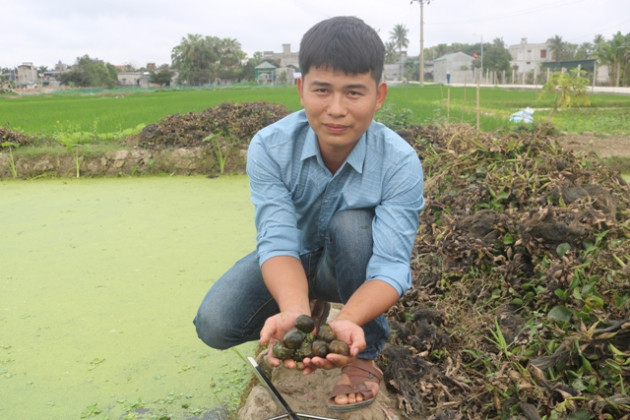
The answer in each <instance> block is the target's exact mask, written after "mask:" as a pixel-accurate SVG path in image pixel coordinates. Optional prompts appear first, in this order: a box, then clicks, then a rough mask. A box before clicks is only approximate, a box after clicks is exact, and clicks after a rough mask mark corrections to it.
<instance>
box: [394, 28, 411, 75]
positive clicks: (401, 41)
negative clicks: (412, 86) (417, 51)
mask: <svg viewBox="0 0 630 420" xmlns="http://www.w3.org/2000/svg"><path fill="white" fill-rule="evenodd" d="M407 33H409V30H408V29H407V28H406V27H405V25H402V24H400V23H399V24H398V25H396V26H394V29H392V31H391V32H390V33H389V39H390V40H391V41H392V42H393V43H394V44H395V45H396V47H397V48H398V59H399V60H400V76H401V78H402V76H403V74H402V73H403V72H402V57H403V56H402V50H403V48H407V47H408V46H409V39H408V38H407Z"/></svg>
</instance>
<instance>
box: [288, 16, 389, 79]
mask: <svg viewBox="0 0 630 420" xmlns="http://www.w3.org/2000/svg"><path fill="white" fill-rule="evenodd" d="M299 60H300V70H301V72H302V75H306V74H307V73H308V72H309V70H311V68H325V67H330V68H331V69H333V70H341V71H343V72H344V73H347V74H362V73H367V72H370V73H371V74H372V77H373V78H374V80H376V82H377V83H378V82H380V81H381V76H382V75H383V63H384V62H385V46H384V45H383V41H382V40H381V38H380V37H379V36H378V34H377V33H376V31H375V30H374V29H373V28H371V27H370V26H368V25H367V24H366V23H365V22H363V21H362V20H361V19H358V18H356V17H350V16H339V17H334V18H330V19H326V20H323V21H321V22H319V23H318V24H316V25H315V26H313V27H312V28H311V29H309V30H308V31H307V32H306V33H305V34H304V36H303V37H302V42H300V53H299Z"/></svg>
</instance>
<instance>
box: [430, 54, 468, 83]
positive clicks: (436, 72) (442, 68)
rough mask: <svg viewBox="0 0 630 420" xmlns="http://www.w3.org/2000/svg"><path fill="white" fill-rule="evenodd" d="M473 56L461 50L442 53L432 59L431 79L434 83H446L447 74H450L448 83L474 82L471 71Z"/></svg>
mask: <svg viewBox="0 0 630 420" xmlns="http://www.w3.org/2000/svg"><path fill="white" fill-rule="evenodd" d="M473 61H475V58H474V57H473V56H471V55H468V54H466V53H463V52H456V53H452V54H446V55H443V56H442V57H440V58H436V59H435V60H433V80H434V81H435V82H436V83H447V78H446V76H447V74H450V83H474V82H475V72H474V71H473Z"/></svg>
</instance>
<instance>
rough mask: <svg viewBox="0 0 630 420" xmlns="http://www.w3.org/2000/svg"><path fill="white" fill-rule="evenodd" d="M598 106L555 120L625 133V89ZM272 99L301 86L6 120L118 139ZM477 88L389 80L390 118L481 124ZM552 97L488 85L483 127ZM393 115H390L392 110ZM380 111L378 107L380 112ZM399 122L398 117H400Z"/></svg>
mask: <svg viewBox="0 0 630 420" xmlns="http://www.w3.org/2000/svg"><path fill="white" fill-rule="evenodd" d="M589 98H590V100H591V106H589V107H586V108H572V109H568V110H563V111H558V112H556V113H554V115H553V119H552V123H553V124H554V125H555V126H556V127H557V128H558V129H559V130H562V131H568V132H583V131H593V132H606V133H624V132H627V131H628V127H629V126H630V99H629V98H628V97H627V96H623V95H607V94H590V95H589ZM253 101H267V102H273V103H282V104H284V105H286V106H287V107H288V108H289V109H290V110H297V109H299V108H300V101H299V98H298V95H297V93H296V90H295V87H231V88H215V89H186V90H177V89H159V90H139V91H124V90H120V91H117V90H110V91H100V92H91V93H90V92H88V93H86V92H79V93H66V92H64V93H60V94H45V95H33V96H3V97H0V126H2V127H5V128H8V129H11V130H15V131H20V132H23V133H25V134H30V135H34V136H39V137H47V138H55V137H56V136H59V135H63V134H67V133H75V132H82V133H88V134H92V135H93V136H94V137H95V138H97V139H99V138H100V139H119V138H121V137H124V136H125V135H128V134H130V133H134V132H137V131H139V130H140V129H141V128H142V127H143V126H144V125H146V124H151V123H154V122H157V121H159V120H160V119H162V118H164V117H165V116H167V115H170V114H178V113H187V112H199V111H202V110H203V109H206V108H209V107H213V106H216V105H218V104H220V103H223V102H235V103H241V102H253ZM476 103H477V100H476V88H475V87H474V86H470V87H449V88H447V87H445V86H443V85H427V86H424V87H419V86H415V85H408V86H394V87H390V90H389V96H388V99H387V102H386V106H385V110H384V111H381V113H380V114H381V115H382V114H389V115H388V116H386V115H383V119H384V120H386V121H384V122H392V121H391V119H392V116H393V117H394V118H402V117H404V119H406V120H408V121H407V122H409V123H417V124H430V123H441V122H454V123H459V122H465V123H469V124H472V125H474V124H476V118H477V109H476V108H477V105H476ZM552 104H553V98H552V97H551V96H549V95H547V96H546V97H542V98H540V97H539V92H537V91H517V90H506V89H500V88H483V89H481V93H480V117H481V118H480V119H481V129H482V130H484V131H492V130H496V129H502V128H509V127H510V126H511V124H510V123H509V121H508V119H509V116H510V115H511V114H512V113H514V112H517V111H518V110H520V109H523V108H525V107H532V108H534V109H535V110H536V112H535V114H534V120H535V121H536V122H544V121H546V119H547V115H548V114H549V111H550V109H551V107H552ZM387 117H389V119H388V118H387ZM378 118H379V115H377V119H378ZM394 122H395V121H394Z"/></svg>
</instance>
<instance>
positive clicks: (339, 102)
mask: <svg viewBox="0 0 630 420" xmlns="http://www.w3.org/2000/svg"><path fill="white" fill-rule="evenodd" d="M298 91H299V93H300V100H301V103H302V106H303V107H304V110H305V111H306V117H307V118H308V122H309V124H310V126H311V127H312V128H313V130H314V131H315V133H316V134H317V141H318V143H319V147H320V150H321V153H322V157H324V159H326V158H327V156H331V154H332V155H333V156H340V155H343V154H345V156H347V155H348V154H349V153H350V152H351V151H352V148H353V147H354V145H355V144H356V143H357V142H358V141H359V138H360V137H361V135H363V133H365V131H366V130H367V129H368V127H369V126H370V123H371V122H372V119H373V118H374V114H375V113H376V111H378V110H379V109H380V108H381V105H382V104H383V102H384V101H385V97H386V96H387V85H386V84H385V83H382V82H381V83H379V84H377V83H376V82H375V81H374V79H373V78H372V75H371V73H369V72H368V73H362V74H346V73H344V72H343V71H340V70H332V69H329V68H327V67H324V68H311V69H310V71H309V72H308V73H307V74H306V75H305V76H304V77H303V78H300V79H298ZM345 156H344V158H345Z"/></svg>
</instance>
